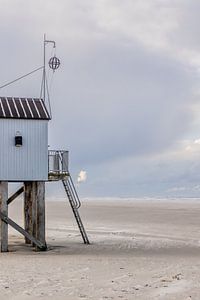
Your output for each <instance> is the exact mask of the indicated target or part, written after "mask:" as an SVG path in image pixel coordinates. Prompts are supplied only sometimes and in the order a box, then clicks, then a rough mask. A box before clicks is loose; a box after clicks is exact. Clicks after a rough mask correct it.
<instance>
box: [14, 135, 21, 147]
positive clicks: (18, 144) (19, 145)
mask: <svg viewBox="0 0 200 300" xmlns="http://www.w3.org/2000/svg"><path fill="white" fill-rule="evenodd" d="M15 146H16V147H21V146H22V136H21V134H20V132H17V133H16V136H15Z"/></svg>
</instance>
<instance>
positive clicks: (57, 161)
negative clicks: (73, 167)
mask: <svg viewBox="0 0 200 300" xmlns="http://www.w3.org/2000/svg"><path fill="white" fill-rule="evenodd" d="M48 152H49V153H48V166H49V171H48V172H49V180H60V179H63V178H65V177H66V176H68V174H69V171H68V162H69V152H68V151H66V150H49V151H48Z"/></svg>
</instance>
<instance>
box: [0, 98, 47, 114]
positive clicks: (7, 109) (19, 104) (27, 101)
mask: <svg viewBox="0 0 200 300" xmlns="http://www.w3.org/2000/svg"><path fill="white" fill-rule="evenodd" d="M0 118H11V119H37V120H50V119H51V118H50V116H49V113H48V111H47V109H46V106H45V104H44V101H43V100H42V99H36V98H15V97H14V98H12V97H0Z"/></svg>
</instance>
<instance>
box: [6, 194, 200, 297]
mask: <svg viewBox="0 0 200 300" xmlns="http://www.w3.org/2000/svg"><path fill="white" fill-rule="evenodd" d="M9 209H10V211H9V215H10V216H11V217H12V218H13V219H14V220H16V221H17V222H19V223H20V224H22V218H21V215H22V214H21V211H22V204H21V202H20V201H16V202H15V203H13V204H11V206H10V208H9ZM80 212H81V216H82V219H83V222H84V225H85V227H86V229H87V232H88V235H89V238H90V241H91V245H84V244H83V243H82V240H81V237H80V234H79V232H78V230H77V226H76V223H75V220H74V219H73V215H72V212H71V210H70V207H69V204H68V203H67V202H64V201H57V202H55V201H54V202H53V201H47V208H46V215H47V243H48V247H49V251H47V252H34V251H33V250H32V248H31V247H30V246H25V245H24V244H23V237H21V236H20V235H19V234H18V233H17V232H15V231H14V230H10V232H9V250H10V252H9V253H3V254H0V289H1V296H0V299H19V300H23V299H49V298H52V299H70V300H76V299H93V300H96V299H98V300H100V299H102V300H105V299H108V300H109V299H123V300H126V299H127V300H132V299H142V300H143V299H145V300H147V299H167V300H169V299H170V300H171V299H177V300H178V299H180V300H184V299H200V200H116V201H115V200H114V199H113V200H107V201H105V200H104V201H100V200H99V201H92V200H84V201H83V205H82V207H81V210H80Z"/></svg>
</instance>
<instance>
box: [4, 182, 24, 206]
mask: <svg viewBox="0 0 200 300" xmlns="http://www.w3.org/2000/svg"><path fill="white" fill-rule="evenodd" d="M23 191H24V187H23V186H22V187H21V188H20V189H19V190H18V191H16V192H15V193H14V194H13V195H12V196H10V198H8V200H7V204H10V203H11V202H13V200H15V199H16V198H17V197H18V196H19V195H20V194H22V193H23Z"/></svg>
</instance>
